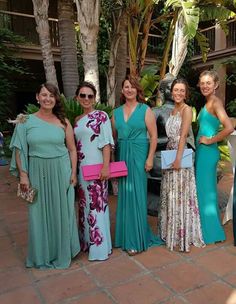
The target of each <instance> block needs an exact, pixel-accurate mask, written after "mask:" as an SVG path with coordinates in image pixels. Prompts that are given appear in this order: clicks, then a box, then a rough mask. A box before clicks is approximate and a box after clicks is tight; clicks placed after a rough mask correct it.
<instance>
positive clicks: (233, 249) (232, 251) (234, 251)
mask: <svg viewBox="0 0 236 304" xmlns="http://www.w3.org/2000/svg"><path fill="white" fill-rule="evenodd" d="M225 250H226V251H227V252H229V253H230V254H232V255H235V256H236V246H234V244H233V243H232V245H231V246H226V247H225Z"/></svg>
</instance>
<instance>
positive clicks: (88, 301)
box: [67, 293, 114, 304]
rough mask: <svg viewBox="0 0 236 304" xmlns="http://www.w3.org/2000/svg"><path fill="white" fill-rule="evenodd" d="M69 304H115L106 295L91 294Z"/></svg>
mask: <svg viewBox="0 0 236 304" xmlns="http://www.w3.org/2000/svg"><path fill="white" fill-rule="evenodd" d="M67 303H68V304H113V303H114V302H113V301H112V300H111V299H110V298H109V296H108V295H107V294H105V293H96V294H90V295H87V296H84V297H82V298H81V297H79V299H75V300H71V301H68V302H67Z"/></svg>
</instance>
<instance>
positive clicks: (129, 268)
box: [87, 256, 143, 286]
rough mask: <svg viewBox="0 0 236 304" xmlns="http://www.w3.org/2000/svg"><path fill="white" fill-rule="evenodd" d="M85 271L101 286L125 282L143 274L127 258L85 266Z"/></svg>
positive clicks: (141, 270) (140, 269)
mask: <svg viewBox="0 0 236 304" xmlns="http://www.w3.org/2000/svg"><path fill="white" fill-rule="evenodd" d="M87 270H88V271H89V272H90V273H91V275H92V276H93V277H94V278H95V279H96V280H97V281H99V282H100V284H101V285H102V286H112V285H114V284H116V283H119V282H123V281H127V280H129V279H131V278H133V277H135V276H136V275H137V274H140V273H141V272H143V269H142V268H141V267H139V266H138V265H137V264H135V262H134V261H133V260H132V259H130V258H127V256H121V257H120V258H118V259H111V260H107V261H105V262H100V263H96V264H94V265H91V266H87Z"/></svg>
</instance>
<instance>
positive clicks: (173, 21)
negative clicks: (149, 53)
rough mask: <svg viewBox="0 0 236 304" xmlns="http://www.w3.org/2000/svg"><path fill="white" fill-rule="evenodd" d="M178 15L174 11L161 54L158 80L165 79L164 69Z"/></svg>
mask: <svg viewBox="0 0 236 304" xmlns="http://www.w3.org/2000/svg"><path fill="white" fill-rule="evenodd" d="M178 13H179V11H178V10H176V11H175V12H174V17H173V19H172V21H171V24H170V28H169V32H168V37H167V41H166V45H165V49H164V53H163V57H162V65H161V69H160V78H161V79H163V78H164V77H165V74H166V67H167V63H168V58H169V52H170V48H171V43H172V41H173V36H174V31H175V25H176V22H177V20H178Z"/></svg>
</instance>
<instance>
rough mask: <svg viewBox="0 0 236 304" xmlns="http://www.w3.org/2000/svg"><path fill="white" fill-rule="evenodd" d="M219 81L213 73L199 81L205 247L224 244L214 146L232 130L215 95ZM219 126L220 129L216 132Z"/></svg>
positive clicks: (198, 177) (198, 171)
mask: <svg viewBox="0 0 236 304" xmlns="http://www.w3.org/2000/svg"><path fill="white" fill-rule="evenodd" d="M218 85H219V77H218V75H217V73H216V72H214V71H203V72H202V73H201V74H200V77H199V86H200V90H201V93H202V94H203V96H204V97H205V98H206V104H205V106H204V107H203V108H202V110H201V112H200V114H199V116H198V123H199V131H198V135H197V143H196V148H197V149H196V185H197V196H198V202H199V211H200V218H201V225H202V233H203V238H204V241H205V243H206V244H211V243H215V242H218V241H224V240H225V232H224V230H223V227H222V225H221V219H220V214H219V206H218V195H217V163H218V161H219V157H220V153H219V150H218V147H217V143H218V142H219V141H221V140H223V139H224V138H225V137H226V136H228V135H229V134H230V133H231V132H233V126H232V124H231V121H230V119H229V117H228V116H227V114H226V112H225V109H224V107H223V103H222V100H220V99H219V98H218V97H217V96H216V95H215V90H216V89H217V87H218ZM220 124H222V125H223V129H222V130H221V131H220V132H219V127H220Z"/></svg>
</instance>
